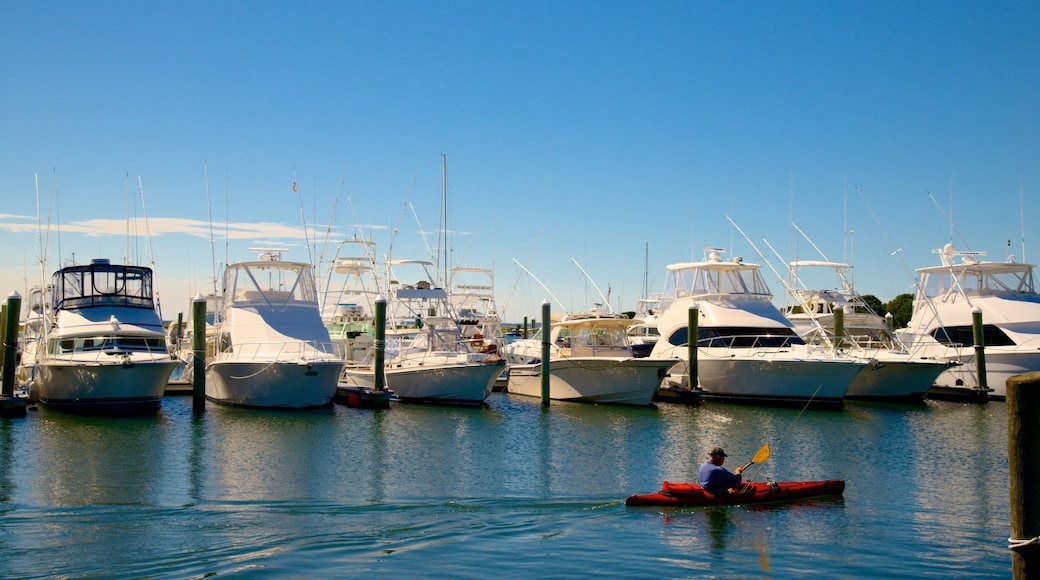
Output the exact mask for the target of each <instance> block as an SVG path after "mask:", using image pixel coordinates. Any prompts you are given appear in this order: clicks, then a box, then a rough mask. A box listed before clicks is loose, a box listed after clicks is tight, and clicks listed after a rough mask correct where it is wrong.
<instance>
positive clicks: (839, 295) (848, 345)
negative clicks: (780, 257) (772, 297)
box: [784, 260, 952, 401]
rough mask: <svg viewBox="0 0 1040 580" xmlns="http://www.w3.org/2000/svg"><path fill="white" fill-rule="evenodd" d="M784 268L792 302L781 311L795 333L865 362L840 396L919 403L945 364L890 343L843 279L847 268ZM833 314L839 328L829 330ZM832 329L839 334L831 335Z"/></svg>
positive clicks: (798, 264)
mask: <svg viewBox="0 0 1040 580" xmlns="http://www.w3.org/2000/svg"><path fill="white" fill-rule="evenodd" d="M788 268H789V270H790V275H791V283H790V284H789V288H788V289H789V291H790V292H789V294H791V295H790V296H788V298H790V299H793V300H794V301H795V302H794V303H793V304H788V305H786V306H785V307H784V315H785V316H786V317H787V319H788V320H790V321H791V323H792V324H794V327H795V330H796V331H797V332H798V334H799V335H800V336H801V337H802V338H803V339H804V340H805V341H806V342H808V343H810V344H815V345H821V346H825V347H828V348H835V349H840V350H843V351H844V352H846V353H847V354H848V355H849V356H851V357H854V358H858V359H861V360H863V361H864V362H866V363H867V364H868V366H867V368H865V369H864V370H862V371H861V372H860V373H859V374H857V375H856V378H855V379H853V381H852V384H850V385H849V390H848V391H847V392H846V393H845V397H846V398H849V399H864V400H885V401H921V400H923V399H924V397H925V395H926V394H927V393H928V390H929V389H930V388H931V387H932V385H933V384H934V382H935V379H936V377H938V376H939V373H942V372H943V371H945V370H946V369H947V368H949V367H950V366H951V364H952V363H950V362H948V361H940V360H936V359H935V358H934V357H931V356H928V355H927V354H926V353H924V352H921V351H920V350H918V351H912V350H910V349H908V348H907V347H906V346H905V345H903V344H902V343H901V342H899V341H898V340H896V338H895V337H894V336H893V334H892V329H891V328H889V325H888V323H887V322H886V321H885V319H884V318H882V317H881V316H879V315H878V314H877V313H876V312H874V311H873V310H872V309H871V308H870V306H869V305H868V304H867V303H866V302H865V301H864V300H863V297H862V296H860V295H859V293H857V292H856V290H855V289H854V288H853V286H852V282H851V281H850V280H849V276H848V275H847V273H848V272H849V271H851V269H852V266H851V265H849V264H845V263H841V262H829V261H816V260H796V261H793V262H790V263H789V264H788ZM813 273H816V274H820V273H822V274H824V277H825V278H827V279H829V283H830V285H829V286H827V287H826V288H824V286H823V284H824V283H825V282H823V281H821V278H820V277H819V276H816V277H814V276H813ZM810 280H811V281H812V282H810ZM806 283H808V284H809V285H808V286H807V285H806ZM814 283H815V285H814ZM835 283H836V284H837V286H835ZM839 310H840V312H841V316H840V319H841V321H842V328H841V329H837V328H836V327H835V325H836V323H837V314H838V312H839ZM837 330H841V336H837V335H836V334H835V333H836V331H837Z"/></svg>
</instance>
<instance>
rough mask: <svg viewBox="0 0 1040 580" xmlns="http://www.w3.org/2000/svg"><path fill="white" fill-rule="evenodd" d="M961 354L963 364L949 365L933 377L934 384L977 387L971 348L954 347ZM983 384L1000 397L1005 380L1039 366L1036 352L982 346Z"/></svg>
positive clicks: (1039, 367)
mask: <svg viewBox="0 0 1040 580" xmlns="http://www.w3.org/2000/svg"><path fill="white" fill-rule="evenodd" d="M955 350H959V351H960V353H961V354H962V355H963V356H962V357H960V360H961V362H963V363H964V364H962V365H959V366H956V367H952V368H950V369H948V370H946V371H945V372H943V373H942V374H940V375H939V377H938V378H937V379H936V380H935V386H937V387H940V388H947V389H951V388H953V389H978V388H979V387H980V385H979V377H978V367H977V366H976V365H975V354H974V352H975V351H974V349H973V348H962V349H955ZM984 354H985V357H986V382H987V384H986V385H985V386H986V387H988V388H990V389H992V391H990V393H989V396H990V397H993V398H996V399H1003V398H1005V397H1006V396H1007V380H1008V379H1010V378H1011V377H1013V376H1015V375H1020V374H1023V373H1028V372H1033V371H1036V370H1040V352H1030V351H1024V350H1017V349H1006V348H1001V347H985V351H984ZM953 358H954V357H951V360H952V359H953Z"/></svg>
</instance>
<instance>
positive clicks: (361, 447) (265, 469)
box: [0, 393, 1011, 578]
mask: <svg viewBox="0 0 1040 580" xmlns="http://www.w3.org/2000/svg"><path fill="white" fill-rule="evenodd" d="M1006 415H1007V411H1006V404H1005V403H1004V402H1002V401H990V402H988V403H985V404H963V403H953V402H946V401H932V400H929V401H926V402H925V403H924V404H918V405H908V404H891V403H865V402H847V403H846V404H845V406H844V408H843V410H842V411H827V410H813V409H808V410H806V411H804V412H802V411H801V410H799V409H792V408H769V407H755V406H745V405H735V404H728V403H719V402H710V401H708V402H704V403H703V404H701V405H698V406H687V405H676V404H668V403H658V404H655V405H651V406H638V407H637V406H614V405H589V404H578V403H566V402H558V401H553V402H552V404H551V405H550V406H548V407H543V406H541V405H540V404H539V402H538V400H537V399H533V398H530V397H521V396H516V395H510V394H507V393H493V394H491V395H490V396H489V397H488V398H487V400H486V402H485V403H484V404H483V405H481V406H479V407H451V406H436V405H415V404H405V403H394V404H393V405H392V406H390V408H389V409H383V410H369V409H355V408H350V407H347V406H344V405H338V404H337V405H334V406H331V407H326V408H322V409H317V410H310V411H293V412H286V411H275V410H262V409H242V408H235V407H229V406H224V405H210V406H208V407H207V408H206V410H205V412H204V413H201V414H196V413H193V411H192V400H191V397H185V396H166V397H164V398H163V399H162V403H161V406H160V409H159V410H158V412H156V413H153V414H147V415H142V416H131V417H119V418H106V417H92V416H80V415H74V414H68V413H62V412H60V411H57V410H54V409H51V408H48V407H45V406H42V405H40V406H36V407H33V408H31V409H30V411H29V413H28V415H27V416H26V417H24V418H8V419H0V497H2V498H3V510H4V514H3V517H2V518H0V525H2V532H0V533H2V536H0V537H2V538H3V539H2V543H3V549H4V554H5V557H4V558H3V559H0V575H2V576H3V577H5V578H50V577H55V576H59V577H84V576H115V577H203V576H233V577H240V576H246V575H248V576H257V575H263V576H268V577H290V576H291V577H310V578H316V577H330V576H337V577H342V576H351V577H375V576H385V575H386V574H394V575H405V574H407V575H410V576H426V577H429V576H437V577H486V576H487V575H488V574H490V573H494V574H495V575H497V576H502V577H520V576H523V577H530V576H532V575H539V576H558V577H575V576H582V577H587V576H595V575H606V574H610V575H620V576H627V577H651V576H652V577H752V576H753V577H776V578H785V577H819V578H823V577H827V578H834V577H857V576H865V577H866V576H869V577H873V578H881V577H939V576H942V577H950V576H953V577H975V578H1005V577H1008V576H1009V575H1010V569H1011V553H1010V550H1008V548H1007V537H1008V535H1009V505H1008V504H1009V491H1008V477H1009V473H1008V460H1007V445H1008V441H1007V416H1006ZM764 444H769V445H770V446H771V449H772V452H771V455H770V457H769V458H768V460H767V461H764V462H763V463H762V464H761V465H756V466H755V467H753V468H752V469H749V470H748V471H747V472H745V475H746V476H748V477H747V478H746V479H754V480H756V481H761V482H765V481H813V480H823V479H840V480H844V481H845V483H846V486H845V489H844V493H843V495H841V496H838V497H836V498H835V497H827V498H816V499H806V500H801V501H797V502H793V503H784V504H775V505H772V504H765V505H754V506H751V505H733V506H706V507H677V508H670V507H629V506H626V505H625V498H626V497H627V496H629V495H632V494H635V493H643V492H646V491H653V490H657V489H659V488H660V485H661V482H662V481H664V480H667V481H690V480H695V478H696V471H697V467H698V466H699V464H700V463H702V462H703V461H704V460H705V454H706V452H707V450H708V449H710V448H711V447H713V446H715V445H723V446H725V448H726V450H727V452H728V453H729V455H730V456H731V458H732V459H733V463H734V464H735V465H740V464H743V463H745V462H746V461H748V460H750V459H751V456H752V455H753V454H755V451H756V450H758V449H760V448H761V447H762V446H763V445H764Z"/></svg>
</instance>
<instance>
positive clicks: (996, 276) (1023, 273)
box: [921, 262, 1035, 298]
mask: <svg viewBox="0 0 1040 580" xmlns="http://www.w3.org/2000/svg"><path fill="white" fill-rule="evenodd" d="M935 270H936V269H929V271H925V272H923V273H922V276H921V289H922V291H923V292H924V295H925V297H926V298H937V297H944V296H947V295H953V294H957V293H961V292H963V293H964V294H965V295H968V296H984V295H1000V294H1034V293H1035V290H1034V287H1033V270H1032V266H1029V265H1027V264H999V263H995V262H984V263H981V264H977V265H974V266H955V267H953V268H950V269H946V270H942V271H935Z"/></svg>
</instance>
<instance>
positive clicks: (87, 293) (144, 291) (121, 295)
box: [53, 263, 155, 310]
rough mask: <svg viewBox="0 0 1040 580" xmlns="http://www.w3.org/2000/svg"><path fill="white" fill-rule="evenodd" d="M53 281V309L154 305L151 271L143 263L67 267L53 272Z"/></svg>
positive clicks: (152, 306) (148, 306)
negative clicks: (137, 264) (134, 264)
mask: <svg viewBox="0 0 1040 580" xmlns="http://www.w3.org/2000/svg"><path fill="white" fill-rule="evenodd" d="M53 283H54V284H53V288H54V308H55V310H59V309H71V308H90V307H94V306H129V307H134V308H149V309H153V308H155V304H154V303H153V301H152V270H151V268H146V267H143V266H119V265H113V264H108V263H94V264H89V265H84V266H70V267H68V268H63V269H61V270H58V271H57V272H55V274H54V277H53Z"/></svg>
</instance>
